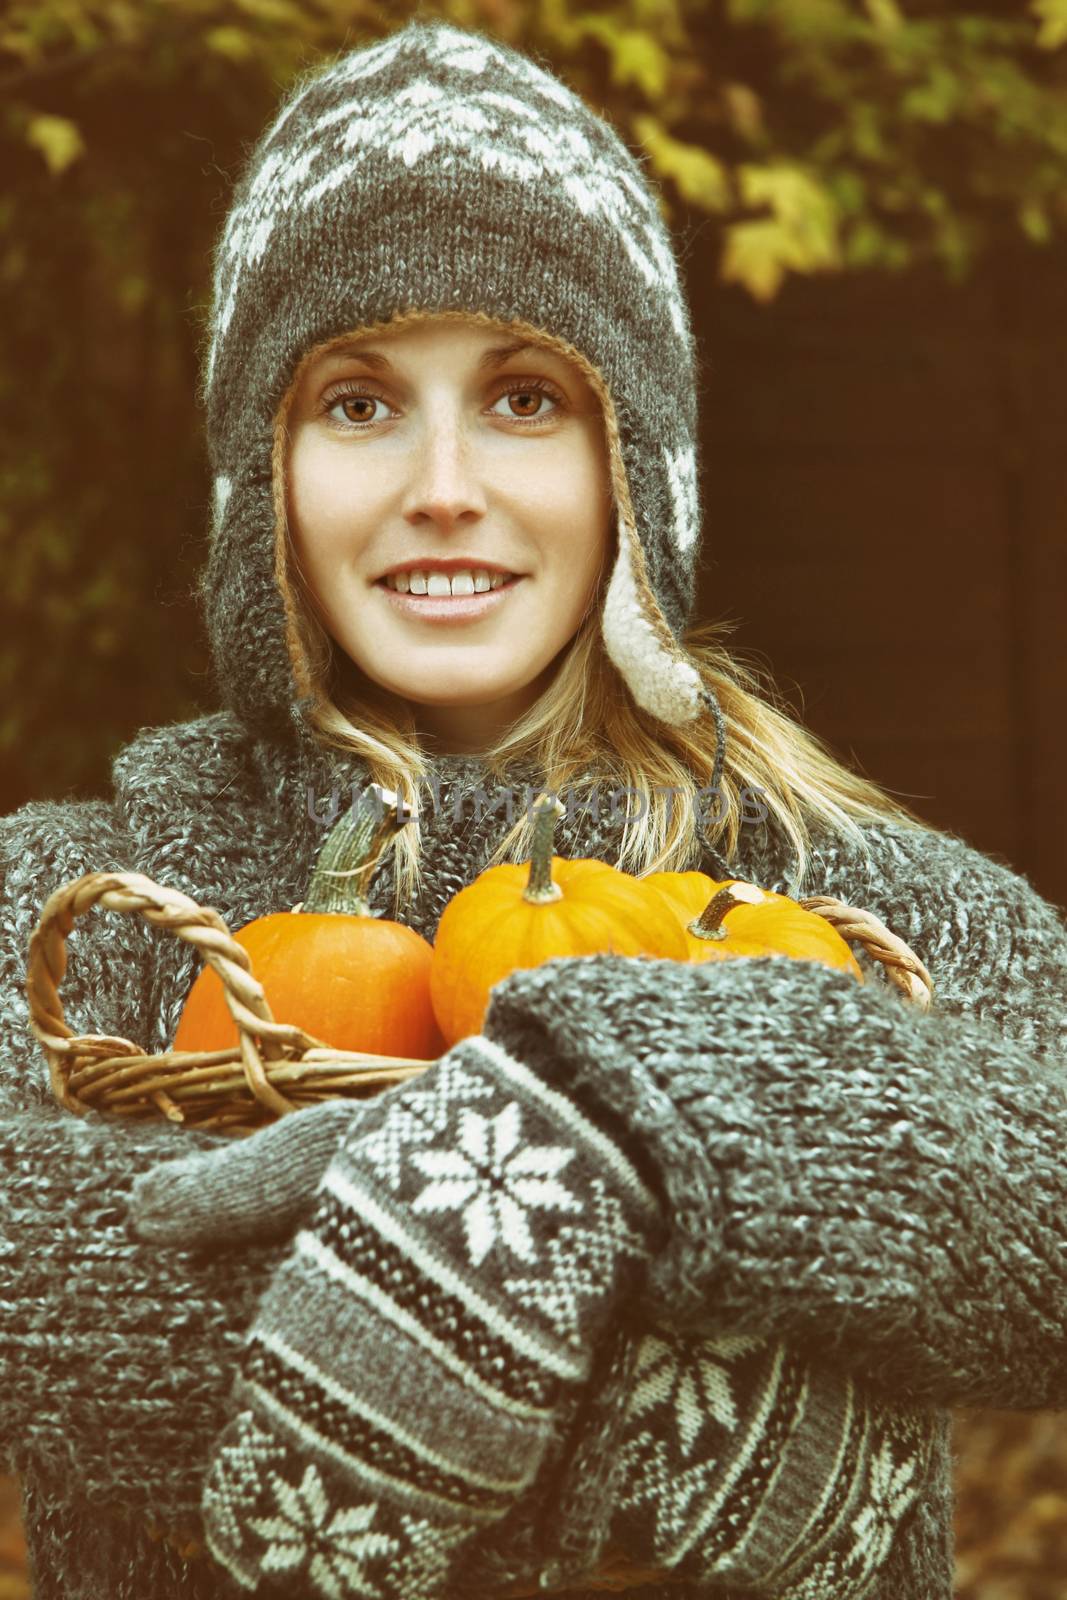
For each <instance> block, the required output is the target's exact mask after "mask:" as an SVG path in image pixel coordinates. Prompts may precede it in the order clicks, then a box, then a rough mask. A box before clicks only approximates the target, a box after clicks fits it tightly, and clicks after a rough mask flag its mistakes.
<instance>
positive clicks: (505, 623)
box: [288, 319, 611, 750]
mask: <svg viewBox="0 0 1067 1600" xmlns="http://www.w3.org/2000/svg"><path fill="white" fill-rule="evenodd" d="M290 438H291V447H290V454H289V464H288V513H289V527H290V532H291V536H292V540H293V544H294V546H295V549H296V553H297V556H298V559H299V562H300V565H301V567H302V569H303V572H304V575H305V578H306V580H307V581H308V583H309V584H310V587H311V589H312V592H313V594H314V596H315V598H316V600H317V603H318V606H319V608H320V611H321V614H322V618H323V620H324V622H325V624H326V627H327V628H328V630H329V632H330V634H331V635H332V637H333V638H334V639H335V640H336V642H337V643H338V645H340V647H341V648H342V649H343V650H344V651H345V652H346V653H347V654H348V655H349V656H350V657H351V659H352V661H353V662H355V664H356V666H357V667H359V668H361V670H362V671H363V672H364V673H365V674H366V676H367V677H368V678H370V679H372V680H373V681H374V682H375V683H377V684H379V685H381V687H382V688H383V689H388V690H391V691H392V692H393V693H394V694H398V695H401V696H403V697H404V698H405V699H406V700H409V701H411V702H412V703H413V705H414V706H415V708H416V722H417V725H418V727H419V729H420V731H421V732H423V733H424V734H428V735H429V736H430V737H431V739H432V740H434V741H439V742H440V748H442V749H451V750H477V749H482V748H484V747H485V746H486V745H488V744H489V743H490V742H491V740H492V739H493V738H494V737H495V736H496V735H497V734H498V733H500V732H502V731H503V730H504V729H505V728H506V727H507V726H508V725H509V724H510V723H511V722H513V721H514V720H515V719H516V718H517V717H519V716H520V715H521V714H522V713H523V712H524V711H525V710H526V709H527V708H528V707H529V706H530V705H532V703H533V702H534V701H535V700H536V699H537V697H538V696H539V695H540V693H541V692H542V690H543V689H544V688H545V687H546V686H547V684H548V683H549V681H550V680H551V677H552V668H553V663H554V661H555V659H556V657H557V656H558V655H559V653H560V651H561V650H562V649H563V647H564V646H565V645H566V644H567V643H568V641H569V640H570V639H571V638H573V636H574V634H575V632H576V631H577V629H578V626H579V624H580V623H581V620H582V617H583V615H584V614H585V612H586V609H587V607H588V606H589V604H590V601H591V600H592V597H593V594H594V591H595V588H596V583H597V578H598V576H599V573H600V569H601V565H602V562H603V561H604V558H605V555H606V550H607V543H608V536H609V527H610V522H611V492H610V485H609V478H608V468H607V450H606V445H605V442H604V437H603V423H602V418H601V411H600V406H599V403H598V401H597V398H596V395H595V393H594V392H593V390H592V389H591V387H590V386H589V384H588V382H587V381H586V379H585V378H584V377H583V375H582V373H581V372H580V371H579V369H578V368H577V366H575V365H574V364H572V363H571V362H570V361H569V360H567V359H566V358H565V357H564V356H562V355H557V354H556V353H555V352H551V351H547V350H544V349H541V348H540V347H538V346H534V345H527V346H525V347H522V346H521V345H520V341H519V339H518V337H517V336H516V335H515V334H514V332H513V331H509V330H507V329H502V328H495V329H494V328H493V327H492V326H487V325H486V324H484V323H476V322H466V321H464V322H460V321H454V320H446V319H434V320H426V321H420V322H417V323H415V324H413V325H412V326H411V327H409V328H407V329H400V330H397V331H396V332H391V331H390V332H386V333H376V334H374V335H373V336H369V337H357V338H355V339H354V341H353V343H352V344H351V346H349V347H346V348H344V349H335V350H333V351H332V352H330V353H329V354H327V355H322V356H319V357H317V358H316V359H315V361H314V362H312V363H311V364H310V365H309V367H308V368H307V370H306V371H305V373H304V376H303V378H302V380H301V382H300V385H299V389H298V393H297V394H296V396H295V398H294V403H293V408H292V410H291V412H290ZM398 569H402V571H401V573H400V577H399V580H398V579H397V578H396V577H395V574H397V571H398ZM446 569H447V570H446ZM486 573H488V574H489V577H488V578H487V577H486V576H485V574H486ZM389 574H393V575H394V577H392V578H390V577H388V576H387V575H389ZM397 582H399V586H400V587H394V586H393V585H394V584H395V583H397ZM450 583H451V584H452V585H454V588H451V587H450ZM490 584H494V585H496V587H489V585H490ZM405 587H406V588H407V591H408V592H406V593H404V592H401V590H402V589H403V588H405ZM427 589H428V591H429V592H428V593H427V592H426V590H427ZM472 589H473V591H474V592H473V593H472V592H471V591H472Z"/></svg>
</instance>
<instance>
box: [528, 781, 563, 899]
mask: <svg viewBox="0 0 1067 1600" xmlns="http://www.w3.org/2000/svg"><path fill="white" fill-rule="evenodd" d="M562 813H563V806H562V805H561V804H560V802H559V800H558V799H557V797H556V796H555V795H552V796H549V795H547V794H539V795H538V796H537V799H536V800H535V801H534V820H533V832H532V836H531V841H530V876H529V878H528V879H527V881H526V887H525V889H524V890H523V891H522V898H523V899H524V900H528V901H529V902H530V903H531V904H532V905H542V906H543V905H549V904H550V903H551V902H552V901H553V900H562V899H563V890H562V889H561V888H560V886H559V884H558V883H553V881H552V835H553V834H554V833H555V831H556V818H557V817H559V816H561V815H562Z"/></svg>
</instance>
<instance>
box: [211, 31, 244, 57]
mask: <svg viewBox="0 0 1067 1600" xmlns="http://www.w3.org/2000/svg"><path fill="white" fill-rule="evenodd" d="M204 43H205V44H206V45H207V47H208V49H209V50H214V52H215V54H216V55H220V56H227V57H228V58H229V60H231V61H246V60H247V59H248V57H249V56H250V55H251V54H252V40H251V39H250V38H249V36H248V34H247V33H245V31H244V29H243V28H231V27H221V28H211V29H210V30H209V31H208V32H207V33H206V34H205V35H204Z"/></svg>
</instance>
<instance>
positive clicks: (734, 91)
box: [722, 83, 764, 141]
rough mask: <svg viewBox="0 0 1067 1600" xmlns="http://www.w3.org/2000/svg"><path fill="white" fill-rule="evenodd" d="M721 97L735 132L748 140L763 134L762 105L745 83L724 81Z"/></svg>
mask: <svg viewBox="0 0 1067 1600" xmlns="http://www.w3.org/2000/svg"><path fill="white" fill-rule="evenodd" d="M722 98H723V102H724V104H725V106H726V115H727V116H728V117H729V119H730V126H731V128H733V130H734V132H735V133H739V134H740V135H741V137H742V138H743V139H748V140H750V141H753V140H756V139H759V138H761V137H762V136H763V132H764V127H763V107H762V106H761V105H760V102H759V97H758V96H757V95H756V94H754V93H753V91H752V90H751V89H750V88H749V87H748V84H747V83H724V84H723V86H722Z"/></svg>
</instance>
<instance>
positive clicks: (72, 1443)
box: [0, 800, 278, 1525]
mask: <svg viewBox="0 0 1067 1600" xmlns="http://www.w3.org/2000/svg"><path fill="white" fill-rule="evenodd" d="M129 867H130V860H129V856H128V854H127V851H126V848H125V844H124V840H123V837H122V834H121V832H120V830H119V829H118V827H117V825H116V822H115V819H114V816H113V813H112V810H111V807H110V806H109V805H108V804H106V803H105V802H103V801H96V800H93V801H83V802H78V803H74V804H63V805H60V804H55V803H40V804H38V803H34V804H31V805H28V806H25V807H23V809H22V810H20V811H18V812H16V813H14V814H13V815H10V816H7V817H4V818H2V819H0V887H2V893H0V1456H2V1457H3V1458H4V1459H5V1460H6V1462H7V1464H8V1465H9V1466H10V1467H13V1468H15V1469H16V1470H22V1468H23V1466H24V1465H26V1464H31V1463H32V1464H33V1465H35V1466H37V1467H39V1468H42V1469H53V1470H54V1472H55V1474H56V1475H57V1476H61V1477H64V1478H68V1479H69V1480H70V1481H71V1482H72V1483H76V1484H78V1485H79V1486H80V1487H81V1488H83V1489H84V1490H85V1491H86V1492H89V1493H92V1494H95V1495H97V1496H98V1497H100V1498H103V1499H105V1500H113V1501H115V1502H116V1503H120V1504H121V1503H126V1504H128V1505H131V1506H133V1507H136V1506H138V1505H141V1506H144V1507H148V1508H151V1509H152V1511H153V1512H154V1514H155V1516H156V1517H157V1518H158V1519H159V1520H160V1521H162V1522H163V1523H164V1524H165V1525H169V1524H171V1523H175V1522H181V1521H184V1520H188V1519H191V1518H193V1517H195V1515H196V1514H197V1511H198V1506H199V1498H200V1492H201V1489H202V1485H203V1477H204V1470H205V1468H204V1463H205V1461H206V1457H207V1452H208V1449H209V1445H210V1443H211V1441H212V1439H213V1438H214V1436H215V1435H216V1434H217V1433H218V1431H219V1428H220V1427H221V1426H222V1423H223V1421H224V1412H225V1407H226V1402H227V1397H228V1394H229V1390H230V1387H231V1385H232V1381H233V1377H234V1374H235V1372H236V1370H237V1356H238V1352H239V1350H240V1348H241V1344H242V1337H243V1333H244V1330H245V1329H246V1327H247V1326H248V1324H249V1322H250V1321H251V1317H252V1312H253V1308H254V1306H255V1303H256V1301H257V1299H258V1296H259V1294H260V1293H261V1291H262V1288H263V1285H264V1283H265V1281H266V1278H267V1277H268V1276H269V1272H270V1270H271V1268H272V1266H273V1264H274V1263H275V1261H276V1259H277V1255H278V1251H277V1250H276V1249H274V1250H262V1249H248V1250H246V1251H244V1252H242V1254H241V1256H240V1258H238V1257H235V1256H234V1255H232V1254H229V1255H226V1254H223V1255H221V1256H219V1257H217V1258H215V1259H210V1258H207V1257H204V1256H193V1255H191V1254H190V1253H189V1252H188V1251H186V1250H184V1249H181V1248H174V1247H166V1246H160V1245H158V1244H152V1245H148V1244H145V1243H142V1242H141V1241H138V1240H137V1239H135V1238H134V1237H133V1236H132V1234H131V1233H130V1232H129V1230H128V1228H127V1224H126V1202H127V1196H128V1193H129V1190H130V1187H131V1185H132V1183H133V1180H134V1179H135V1178H136V1177H137V1175H138V1174H139V1173H142V1172H145V1171H147V1170H148V1169H149V1168H151V1167H154V1166H156V1165H157V1164H158V1163H159V1162H161V1161H165V1160H167V1159H169V1158H171V1157H173V1156H176V1155H178V1154H183V1153H190V1152H191V1151H192V1150H193V1149H194V1148H199V1149H201V1150H208V1149H214V1148H216V1147H217V1146H218V1144H219V1143H220V1140H218V1139H217V1138H213V1137H212V1136H211V1135H208V1134H197V1133H191V1132H189V1131H184V1130H174V1129H172V1128H170V1127H168V1126H165V1125H163V1124H160V1125H159V1126H140V1127H130V1126H124V1125H121V1124H116V1123H115V1122H113V1121H110V1120H105V1119H103V1118H98V1117H96V1116H90V1117H85V1118H81V1117H77V1116H75V1115H73V1114H72V1113H70V1112H69V1111H64V1110H61V1109H60V1108H59V1107H58V1106H57V1105H56V1103H55V1102H54V1100H53V1098H52V1095H51V1091H50V1088H49V1084H48V1071H47V1064H46V1062H45V1059H44V1055H43V1052H42V1051H41V1048H40V1045H39V1044H38V1042H37V1040H36V1038H35V1037H34V1035H33V1033H32V1032H31V1030H30V1027H29V1021H28V1010H27V1003H26V996H25V989H24V982H25V969H26V951H27V945H28V942H29V937H30V934H31V932H32V931H33V928H34V927H35V925H36V923H37V920H38V918H39V916H40V913H41V910H42V907H43V905H44V902H45V900H46V899H47V897H48V895H49V894H50V893H51V892H52V890H53V889H55V888H57V887H58V886H59V885H60V884H62V883H64V882H66V881H68V880H69V879H71V878H76V877H79V876H80V875H81V874H82V873H84V872H88V871H94V870H107V869H114V870H128V869H129ZM161 937H166V936H165V935H161V934H160V933H159V932H158V931H156V930H154V929H150V928H148V926H147V924H145V923H144V922H143V920H142V919H140V918H137V917H133V916H120V915H117V914H115V913H112V912H108V911H105V910H102V909H100V908H98V909H97V910H95V911H93V912H92V913H90V915H89V916H88V917H86V918H84V919H82V920H81V921H79V923H78V925H77V926H76V928H75V929H74V930H73V931H72V933H71V935H70V938H69V940H68V966H67V972H66V976H65V978H64V981H63V984H62V986H61V991H60V993H61V998H62V1000H63V1004H64V1009H65V1012H66V1016H67V1021H68V1023H69V1024H70V1026H71V1027H72V1028H73V1029H74V1030H75V1031H76V1032H83V1031H84V1032H94V1033H106V1034H117V1035H121V1036H124V1037H127V1038H131V1039H133V1040H135V1041H138V1042H143V1043H144V1044H145V1045H146V1047H148V1048H150V1049H151V1048H155V1047H156V1043H155V1041H154V1038H153V1032H152V1022H151V1018H149V1017H148V1016H146V1015H144V1014H143V1013H144V1011H145V1010H147V1008H146V1007H144V1006H143V1001H142V996H143V995H145V994H146V993H147V992H148V990H149V977H150V972H151V962H152V951H153V941H155V940H157V939H159V938H161Z"/></svg>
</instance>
